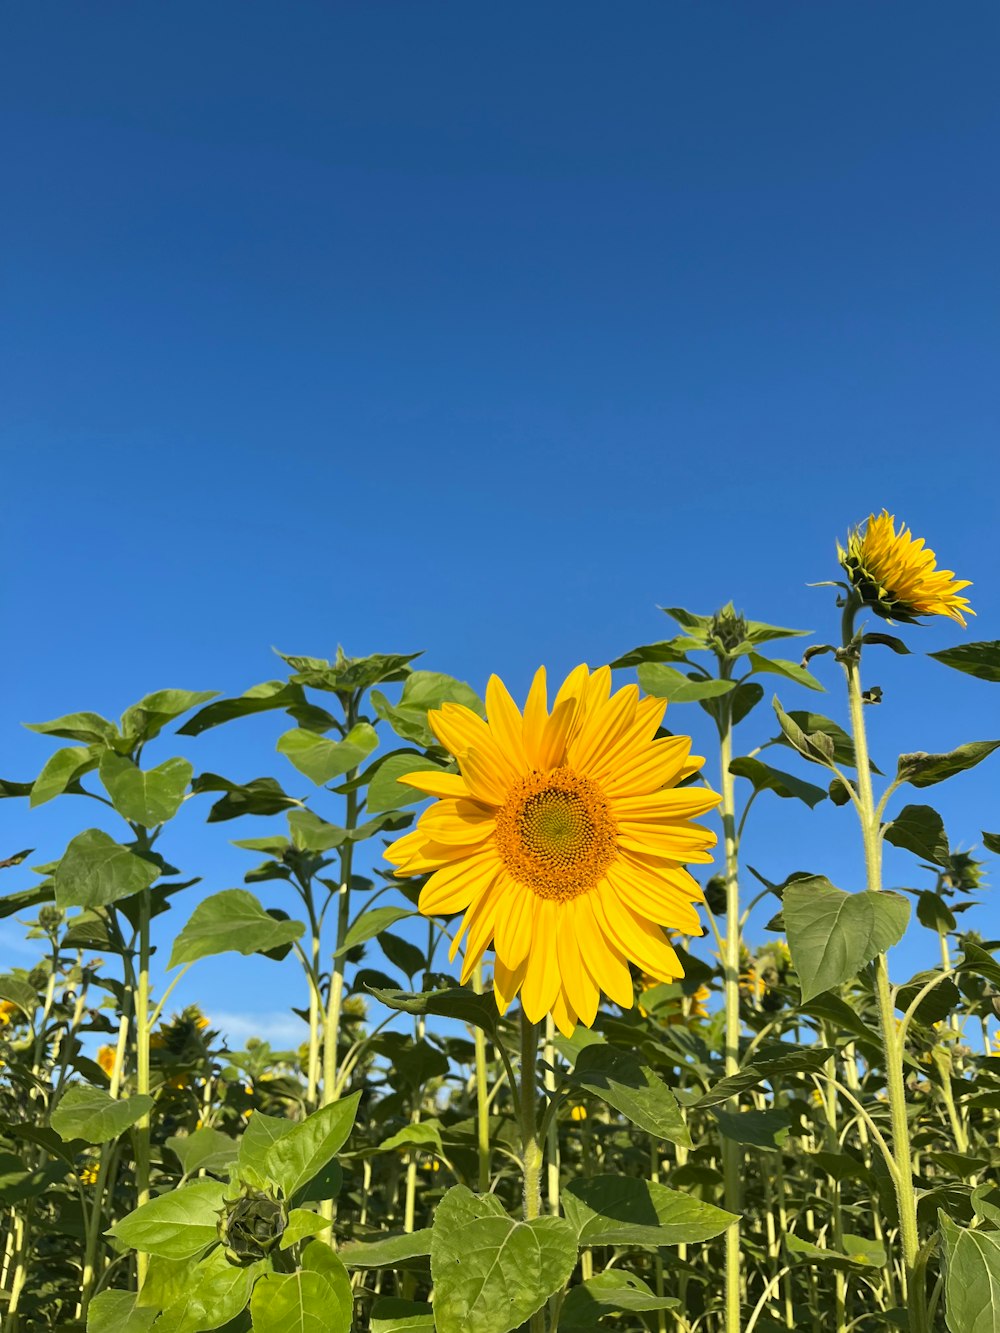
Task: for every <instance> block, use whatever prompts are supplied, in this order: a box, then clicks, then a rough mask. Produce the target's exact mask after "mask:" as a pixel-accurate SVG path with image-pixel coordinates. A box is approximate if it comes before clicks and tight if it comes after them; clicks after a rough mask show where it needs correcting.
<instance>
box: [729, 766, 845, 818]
mask: <svg viewBox="0 0 1000 1333" xmlns="http://www.w3.org/2000/svg"><path fill="white" fill-rule="evenodd" d="M729 771H730V773H732V774H733V776H734V777H737V778H747V779H749V781H750V782H751V784H752V785H753V789H754V791H773V792H774V793H775V795H776V796H781V797H783V798H784V799H788V798H795V799H797V800H799V801H804V802H805V803H806V805H808V806H809V808H810V810H812V809H814V808H815V807H816V806H817V805H819V803H820V801H825V800H826V792H825V791H824V790H823V788H822V787H815V786H813V784H812V783H811V782H803V781H802V779H801V778H796V777H793V776H792V774H791V773H783V772H782V771H781V769H778V768H771V766H770V765H769V764H764V763H761V761H760V760H759V759H751V758H750V757H749V756H747V757H744V758H739V759H734V760H733V761H732V763H731V764H730V765H729Z"/></svg>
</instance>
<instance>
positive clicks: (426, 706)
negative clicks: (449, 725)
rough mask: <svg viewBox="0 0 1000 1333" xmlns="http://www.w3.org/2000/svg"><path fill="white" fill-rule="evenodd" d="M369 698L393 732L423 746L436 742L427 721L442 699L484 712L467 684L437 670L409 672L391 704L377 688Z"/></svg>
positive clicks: (444, 701) (480, 701)
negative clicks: (396, 700) (397, 696)
mask: <svg viewBox="0 0 1000 1333" xmlns="http://www.w3.org/2000/svg"><path fill="white" fill-rule="evenodd" d="M371 700H372V705H373V707H374V709H375V712H376V713H377V714H378V716H379V717H380V718H381V719H382V720H383V721H384V722H388V724H389V725H390V727H392V729H393V731H395V733H396V735H397V736H401V737H402V738H403V740H405V741H412V742H413V744H415V745H422V746H424V747H425V748H429V747H430V746H432V745H436V744H437V739H436V737H435V735H434V733H433V731H431V729H430V726H429V724H428V722H427V714H428V713H429V712H430V711H431V709H436V708H440V707H441V705H442V704H443V703H456V704H462V705H464V707H466V708H470V709H471V710H472V712H474V713H475V714H477V716H479V717H484V716H485V712H486V710H485V708H484V707H483V701H482V699H480V697H479V695H478V694H477V693H476V692H475V690H474V689H473V688H472V687H471V686H470V685H467V684H466V683H465V681H463V680H456V679H455V678H454V676H444V675H441V674H440V672H437V671H413V672H411V673H410V675H409V676H407V678H406V681H405V682H404V684H403V692H402V694H401V695H400V698H399V702H398V703H396V704H391V703H390V702H389V700H388V699H387V698H386V697H385V695H384V694H382V692H381V691H380V690H372V694H371ZM411 791H412V788H411ZM369 808H370V807H369ZM383 808H387V807H383Z"/></svg>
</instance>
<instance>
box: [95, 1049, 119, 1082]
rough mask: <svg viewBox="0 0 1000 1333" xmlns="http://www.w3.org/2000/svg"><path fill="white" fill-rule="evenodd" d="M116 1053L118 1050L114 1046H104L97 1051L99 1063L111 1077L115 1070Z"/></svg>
mask: <svg viewBox="0 0 1000 1333" xmlns="http://www.w3.org/2000/svg"><path fill="white" fill-rule="evenodd" d="M116 1055H117V1051H116V1050H115V1048H114V1047H113V1046H102V1047H100V1049H99V1050H98V1052H97V1063H98V1064H99V1065H100V1066H101V1068H102V1069H103V1070H104V1072H105V1074H107V1076H108V1078H110V1077H111V1075H112V1074H113V1073H114V1071H115V1057H116Z"/></svg>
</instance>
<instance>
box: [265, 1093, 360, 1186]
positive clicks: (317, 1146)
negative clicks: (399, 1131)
mask: <svg viewBox="0 0 1000 1333" xmlns="http://www.w3.org/2000/svg"><path fill="white" fill-rule="evenodd" d="M360 1099H361V1093H360V1092H355V1093H352V1094H351V1096H350V1097H344V1098H342V1099H341V1100H340V1101H337V1102H332V1103H331V1104H330V1105H329V1106H324V1107H321V1108H320V1110H318V1111H314V1112H313V1113H312V1115H310V1116H308V1117H307V1118H306V1119H305V1120H303V1121H302V1123H301V1124H298V1125H295V1126H293V1128H292V1130H291V1132H290V1133H288V1134H283V1135H282V1136H281V1137H280V1138H279V1139H278V1140H277V1141H276V1142H275V1143H274V1144H273V1145H272V1147H271V1148H270V1149H269V1150H268V1153H267V1159H266V1160H267V1174H268V1176H269V1177H270V1179H271V1180H273V1181H274V1182H275V1184H276V1185H278V1187H279V1188H280V1189H281V1191H282V1193H283V1194H284V1196H285V1198H286V1199H291V1198H293V1197H294V1196H295V1195H296V1194H298V1193H299V1191H300V1190H302V1189H303V1188H304V1187H305V1186H306V1185H308V1184H309V1183H310V1182H311V1181H312V1179H313V1177H314V1176H317V1175H318V1174H319V1173H320V1171H321V1170H322V1169H323V1167H324V1166H326V1164H327V1162H329V1161H330V1160H331V1159H332V1158H333V1157H335V1156H336V1154H337V1153H338V1152H339V1151H340V1149H341V1148H342V1147H343V1146H344V1144H345V1143H346V1142H347V1139H348V1136H349V1135H350V1132H351V1129H352V1128H353V1126H354V1117H355V1116H356V1115H357V1110H358V1102H359V1100H360ZM250 1118H251V1120H253V1119H254V1117H253V1116H251V1117H250Z"/></svg>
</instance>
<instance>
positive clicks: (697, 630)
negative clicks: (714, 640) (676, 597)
mask: <svg viewBox="0 0 1000 1333" xmlns="http://www.w3.org/2000/svg"><path fill="white" fill-rule="evenodd" d="M660 610H661V611H662V612H663V614H664V615H666V616H669V617H670V619H671V620H676V621H677V623H678V625H680V627H681V629H682V630H684V632H685V633H686V634H687V635H688V636H689V637H690V638H691V639H694V640H696V641H698V643H699V646H701V647H704V646H705V645H706V644H707V642H708V636H709V634H710V632H711V629H712V625H713V623H714V620H715V617H714V616H698V615H695V613H694V612H693V611H686V610H685V609H684V607H682V606H661V607H660Z"/></svg>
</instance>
